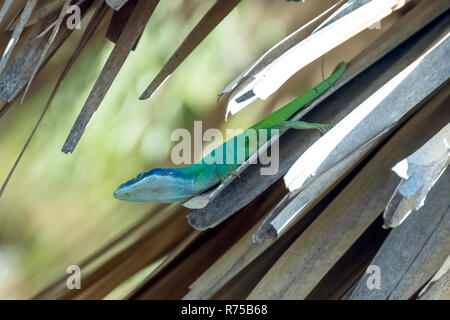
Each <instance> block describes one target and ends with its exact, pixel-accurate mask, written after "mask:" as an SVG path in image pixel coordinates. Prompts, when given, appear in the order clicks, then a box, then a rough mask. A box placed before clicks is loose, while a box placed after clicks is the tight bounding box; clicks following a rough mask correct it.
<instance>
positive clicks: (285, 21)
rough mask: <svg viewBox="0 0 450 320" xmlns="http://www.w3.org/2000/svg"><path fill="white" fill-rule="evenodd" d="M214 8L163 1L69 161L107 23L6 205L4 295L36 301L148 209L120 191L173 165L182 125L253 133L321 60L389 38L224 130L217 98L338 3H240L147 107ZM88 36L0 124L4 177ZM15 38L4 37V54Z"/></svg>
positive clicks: (0, 220) (61, 55)
mask: <svg viewBox="0 0 450 320" xmlns="http://www.w3.org/2000/svg"><path fill="white" fill-rule="evenodd" d="M212 3H213V1H204V0H203V1H201V0H185V1H181V0H176V1H161V2H160V4H159V5H158V7H157V9H156V10H155V12H154V14H153V16H152V18H151V20H150V22H149V24H148V25H147V27H146V29H145V32H144V34H143V36H142V38H141V39H140V41H139V44H138V47H137V49H136V51H134V52H132V53H131V55H130V56H129V57H128V60H127V62H126V63H125V65H124V67H123V68H122V70H121V71H120V73H119V75H118V77H117V78H116V80H115V82H114V84H113V86H112V87H111V89H110V90H109V92H108V94H107V96H106V98H105V100H104V101H103V103H102V104H101V106H100V108H99V110H98V111H97V113H96V114H95V115H94V117H93V119H92V121H91V123H90V125H89V126H88V128H87V130H86V132H85V134H84V136H83V137H82V139H81V141H80V143H79V145H78V147H77V148H76V150H75V152H74V153H73V154H71V155H65V154H63V153H62V152H61V151H60V150H61V147H62V145H63V143H64V141H65V139H66V137H67V135H68V133H69V131H70V128H71V126H72V125H73V123H74V121H75V119H76V117H77V115H78V113H79V111H80V110H81V107H82V106H83V104H84V102H85V100H86V98H87V96H88V94H89V92H90V90H91V88H92V86H93V84H94V82H95V80H96V78H97V76H98V74H99V73H100V71H101V69H102V67H103V65H104V62H105V61H106V59H107V57H108V55H109V53H110V52H111V49H112V47H113V44H112V43H111V42H109V41H108V40H107V39H106V38H105V37H104V34H105V33H106V29H107V26H108V25H107V21H105V22H104V23H102V24H101V25H100V27H99V29H98V30H97V32H96V34H95V36H94V37H93V38H92V39H91V41H90V42H89V43H88V45H87V47H86V49H85V50H84V51H83V53H82V55H81V56H80V57H79V59H78V60H77V62H76V64H75V65H74V66H73V68H72V70H71V72H70V73H69V75H68V77H67V78H66V80H65V81H64V83H63V85H62V87H61V89H60V90H59V92H58V94H57V96H56V98H55V99H54V101H53V103H52V106H51V108H50V110H49V112H48V114H47V116H46V117H45V119H44V121H43V122H42V124H41V126H40V128H39V130H38V131H37V133H36V135H35V137H34V139H33V140H32V143H31V145H30V147H29V148H28V150H27V152H26V154H25V155H24V157H23V159H22V161H21V163H20V164H19V166H18V168H17V171H16V173H15V175H14V176H13V178H12V180H11V182H10V184H9V186H8V188H7V189H6V192H5V194H4V195H3V197H2V198H1V199H0V298H3V299H5V298H6V299H14V298H29V297H32V296H33V295H34V294H36V293H37V292H38V291H39V290H41V289H43V288H44V287H45V286H46V285H48V284H49V283H51V282H52V281H53V280H55V279H56V278H57V277H58V276H61V275H62V274H64V273H65V271H66V268H67V266H69V265H73V264H79V262H80V261H82V260H83V259H85V258H86V257H88V256H89V255H90V254H92V253H93V252H95V251H96V250H98V249H99V248H101V247H102V246H104V245H105V244H107V243H108V242H110V241H111V240H112V239H114V238H116V237H117V236H118V235H120V234H121V233H123V232H124V231H126V230H127V229H129V228H130V227H131V226H133V225H134V224H135V223H136V222H137V221H139V219H141V218H142V217H143V216H144V215H145V214H146V213H148V212H149V211H150V210H151V208H152V206H153V204H151V203H130V202H120V201H118V200H115V199H114V198H113V197H112V192H113V191H114V190H115V188H116V187H117V186H118V185H119V184H121V183H122V182H124V181H126V180H128V179H130V178H132V177H134V176H135V175H136V174H137V173H139V172H142V171H146V170H149V169H151V168H153V167H170V166H173V165H172V164H171V163H170V151H171V147H173V145H174V144H175V143H174V142H171V141H170V135H171V133H172V131H173V130H174V129H176V128H188V129H192V127H193V121H194V120H203V129H204V130H206V129H207V128H211V127H217V128H221V129H222V130H223V129H224V128H244V129H245V128H247V127H248V126H249V125H251V124H253V123H254V122H255V121H257V120H258V119H261V118H262V117H263V116H265V115H267V114H268V113H270V112H271V111H273V110H274V108H277V107H280V106H282V105H283V104H284V103H285V102H287V101H289V100H290V99H292V98H293V97H296V96H298V95H299V94H301V93H303V92H305V91H306V90H307V89H308V88H309V87H311V86H312V85H313V84H315V83H317V82H319V81H320V80H321V78H322V63H323V66H324V72H325V74H326V75H327V74H329V72H330V71H331V70H332V69H333V68H334V66H335V65H336V63H337V62H338V61H340V60H341V59H345V60H347V61H348V60H349V59H350V58H351V57H352V56H354V55H355V54H356V53H357V52H358V51H359V50H360V49H361V48H363V47H364V46H365V45H367V43H369V42H371V41H372V40H373V38H374V37H376V36H377V35H378V34H379V32H380V31H379V30H367V31H365V32H364V33H362V34H361V35H359V36H358V37H356V38H355V39H352V40H351V41H349V42H348V43H345V44H344V45H342V46H341V47H339V48H337V49H336V50H334V51H333V52H332V53H329V54H328V55H327V56H325V58H324V60H323V61H317V62H315V63H313V64H311V65H310V66H308V67H307V68H305V69H304V70H302V71H301V72H299V73H298V74H297V75H295V76H294V77H293V78H292V79H291V80H290V81H289V82H288V83H287V84H286V85H285V86H283V88H282V89H281V90H279V91H278V92H277V93H276V94H275V95H273V96H272V97H270V98H269V99H268V100H267V101H257V102H255V103H253V104H252V105H251V106H249V107H248V108H246V109H245V110H244V111H242V112H240V113H239V114H237V115H236V116H234V117H232V118H231V119H230V120H229V121H228V122H226V123H225V122H224V114H225V107H226V98H222V100H221V101H220V102H219V103H217V101H216V100H217V94H218V93H219V92H220V91H221V90H222V89H223V88H224V87H225V86H226V85H227V84H228V83H229V82H230V81H231V80H233V79H234V77H235V76H237V75H238V74H239V73H240V72H242V70H243V69H245V68H247V67H248V66H249V65H250V64H251V63H252V62H253V61H254V60H255V59H257V58H258V57H259V56H260V55H261V54H263V53H264V52H265V51H266V50H267V49H269V48H270V47H271V46H273V45H274V44H275V43H276V42H278V41H279V40H281V39H282V38H283V37H284V36H286V35H288V34H289V33H291V32H292V31H294V30H296V29H297V28H298V27H300V26H301V25H303V24H304V23H306V22H307V21H309V20H310V19H312V18H314V17H315V16H316V15H317V14H318V13H319V12H321V11H323V10H324V9H326V8H327V7H329V6H330V5H331V4H333V3H334V1H332V0H316V1H306V2H305V3H301V2H299V3H295V2H287V1H284V0H277V1H263V0H258V1H256V0H247V1H243V2H242V3H241V4H240V5H239V6H238V7H237V9H236V10H234V11H233V12H232V13H231V14H230V15H229V16H228V17H227V18H226V19H225V20H224V21H223V22H222V23H221V24H220V25H219V27H218V28H216V30H214V32H213V33H212V34H211V35H210V36H209V37H208V38H207V39H206V40H205V41H204V42H203V43H202V44H201V45H200V46H199V47H198V48H197V49H196V50H195V51H194V53H193V54H192V55H191V56H190V57H189V58H188V59H187V60H186V61H185V62H184V63H183V64H182V65H181V67H180V68H179V69H177V70H176V72H175V73H174V74H173V75H172V77H171V78H170V79H169V80H168V81H167V82H166V83H165V84H164V85H163V86H162V87H161V88H160V89H159V91H158V92H157V93H156V94H155V95H154V96H153V97H152V98H151V99H149V100H145V101H140V100H138V97H139V95H140V94H141V93H142V92H143V90H144V89H145V88H146V87H147V85H148V84H149V83H150V81H151V80H152V79H153V77H154V76H155V75H156V74H157V72H158V71H159V70H160V69H161V68H162V66H163V65H164V63H165V61H166V60H167V59H168V57H169V56H170V55H171V54H172V53H173V52H174V50H175V49H176V48H177V47H178V45H179V44H180V43H181V42H182V40H183V39H184V38H185V37H186V35H187V34H188V33H189V31H190V30H191V29H192V28H193V27H194V26H195V24H196V23H197V22H198V20H199V19H200V17H201V16H202V15H203V14H204V13H205V12H206V11H207V10H208V9H209V7H210V6H211V4H212ZM86 18H87V19H84V20H83V21H82V26H83V27H85V25H86V23H87V21H88V18H89V16H87V17H86ZM107 20H108V21H109V19H107ZM81 31H83V29H82V30H81ZM81 31H75V32H74V33H73V34H72V35H71V37H70V38H69V39H68V41H66V43H65V44H64V46H63V47H62V48H61V49H60V51H59V52H58V53H57V54H56V55H55V56H54V57H53V58H52V59H51V61H50V62H49V63H48V64H47V65H46V67H45V68H44V69H43V70H42V71H41V72H40V73H39V75H38V76H37V78H36V79H35V81H34V83H33V85H32V88H31V91H30V93H29V94H28V96H27V98H26V99H25V101H24V103H23V104H22V105H21V104H19V103H18V102H16V103H15V104H14V105H13V106H12V108H11V109H10V110H9V111H8V113H7V114H6V115H5V116H4V117H3V118H2V119H1V120H0V179H1V181H3V179H4V178H5V177H6V175H7V173H8V171H9V169H10V168H11V166H12V165H13V163H14V160H15V158H16V157H17V155H18V153H19V152H20V149H21V148H22V146H23V144H24V143H25V141H26V139H27V137H28V135H29V134H30V132H31V130H32V127H33V125H34V124H35V122H36V121H37V118H38V117H39V114H40V113H41V111H42V109H43V107H44V105H45V102H46V101H47V99H48V96H49V94H50V91H51V90H52V88H53V86H54V83H55V81H56V79H57V77H58V76H59V74H60V72H61V70H62V68H63V67H64V65H65V63H66V62H67V59H68V58H69V56H70V54H71V53H72V51H73V50H74V48H75V46H76V44H77V42H78V40H79V38H80V36H81V34H82V32H81ZM7 40H8V38H7V35H5V36H4V39H2V48H4V45H5V44H6V41H7ZM2 50H3V49H2ZM198 157H200V155H197V158H198ZM150 269H151V268H150ZM150 269H149V270H150ZM149 270H147V273H148V272H149ZM142 276H145V274H143V275H142Z"/></svg>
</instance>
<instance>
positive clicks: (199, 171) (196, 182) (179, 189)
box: [114, 62, 346, 203]
mask: <svg viewBox="0 0 450 320" xmlns="http://www.w3.org/2000/svg"><path fill="white" fill-rule="evenodd" d="M345 67H346V64H345V62H341V63H340V64H339V65H338V66H337V67H336V69H335V70H334V72H333V73H332V74H331V75H330V76H329V77H328V78H327V79H325V80H324V81H323V82H321V83H320V84H319V85H317V86H316V87H314V88H313V89H311V90H310V91H308V92H307V93H306V94H304V95H302V96H301V97H298V98H296V99H295V100H293V101H291V102H290V103H288V104H287V105H285V106H284V107H282V108H281V109H279V110H277V111H275V112H273V113H272V114H270V115H269V116H267V117H266V118H264V119H263V120H261V121H259V122H258V123H256V124H255V125H254V126H252V127H250V128H249V129H247V130H246V131H244V132H243V133H241V134H240V135H237V136H236V137H234V138H232V139H230V140H228V141H226V142H225V143H224V144H222V145H221V146H219V147H218V148H216V149H214V150H213V151H212V152H211V153H209V154H208V155H207V156H205V157H204V158H203V159H202V160H200V161H199V162H197V163H195V164H193V165H190V166H186V167H180V168H167V169H160V168H157V169H153V170H150V171H148V172H143V173H141V174H139V175H138V176H137V177H136V178H134V179H132V180H130V181H128V182H126V183H124V184H122V185H121V186H120V187H119V188H118V189H117V190H116V191H115V192H114V197H115V198H117V199H120V200H126V201H151V202H159V203H170V202H176V201H180V200H183V199H186V198H188V197H192V196H196V195H199V194H201V193H203V192H205V191H207V190H208V189H210V188H212V187H213V186H215V185H217V184H219V183H220V182H221V181H222V180H223V179H224V178H225V177H226V176H227V175H229V174H233V173H234V171H235V170H236V169H237V168H238V167H239V166H240V165H241V163H242V162H240V161H238V155H239V154H241V155H243V157H244V158H245V159H246V158H248V157H249V155H251V154H252V153H253V152H256V151H257V150H258V148H259V147H260V146H261V145H262V144H263V143H265V142H266V141H260V139H259V138H258V139H256V142H255V143H250V142H246V141H247V140H246V139H245V135H246V133H247V131H248V130H256V132H259V130H267V133H266V137H267V139H270V136H271V133H272V132H273V130H272V129H277V130H278V132H279V133H282V132H284V131H286V130H287V129H289V128H294V129H317V130H319V131H321V132H322V133H323V132H325V131H326V130H327V129H329V128H330V125H328V124H318V123H308V122H303V121H288V119H289V118H290V117H291V116H292V115H294V114H295V113H296V112H297V111H298V110H300V109H301V108H303V107H305V106H306V105H308V104H309V103H310V102H312V101H313V100H314V99H316V98H317V97H318V96H319V95H320V94H321V93H323V92H324V91H326V90H327V89H328V88H329V87H330V86H331V85H332V84H333V83H335V82H336V80H338V79H339V77H340V76H341V75H342V73H343V72H344V70H345ZM242 137H244V139H241V138H242ZM258 137H259V135H258ZM230 153H232V154H233V155H232V156H231V159H232V161H229V155H230ZM218 154H220V155H221V156H220V157H219V158H221V157H223V161H216V159H217V158H218V157H217V155H218ZM227 160H228V162H227Z"/></svg>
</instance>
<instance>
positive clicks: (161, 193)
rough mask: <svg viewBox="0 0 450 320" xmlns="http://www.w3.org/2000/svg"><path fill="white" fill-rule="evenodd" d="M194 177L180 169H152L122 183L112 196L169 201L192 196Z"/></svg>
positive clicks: (137, 199)
mask: <svg viewBox="0 0 450 320" xmlns="http://www.w3.org/2000/svg"><path fill="white" fill-rule="evenodd" d="M194 189H195V178H194V177H193V176H192V175H189V174H186V173H185V172H183V171H182V170H180V169H159V168H158V169H153V170H150V171H148V172H143V173H141V174H139V175H138V176H137V177H136V178H134V179H131V180H130V181H128V182H126V183H124V184H122V185H121V186H120V187H119V188H117V190H116V191H114V197H115V198H116V199H119V200H126V201H151V202H159V203H170V202H176V201H180V200H183V199H185V198H187V197H190V196H193V195H194V194H196V192H195V190H194Z"/></svg>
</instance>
